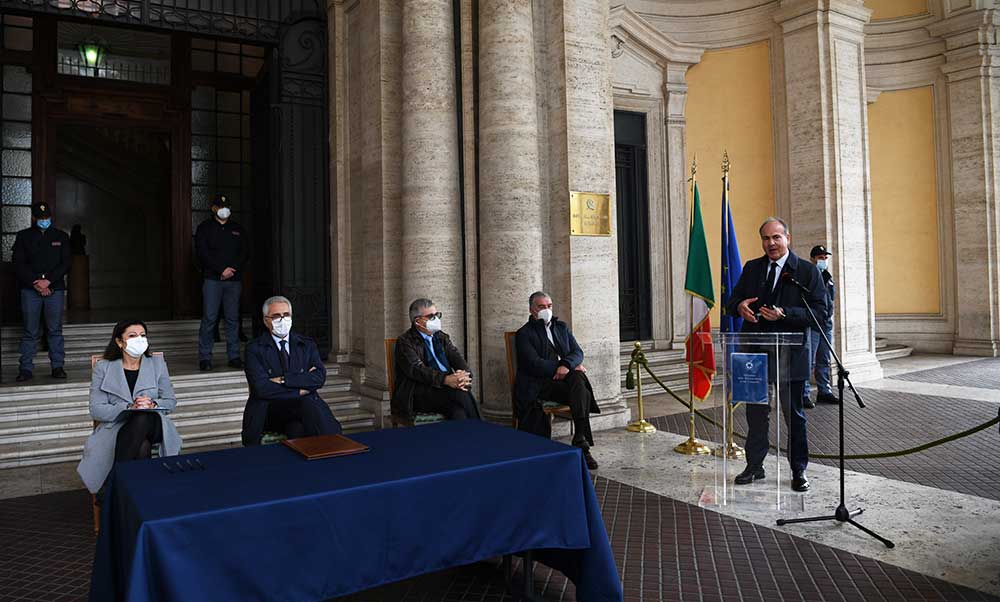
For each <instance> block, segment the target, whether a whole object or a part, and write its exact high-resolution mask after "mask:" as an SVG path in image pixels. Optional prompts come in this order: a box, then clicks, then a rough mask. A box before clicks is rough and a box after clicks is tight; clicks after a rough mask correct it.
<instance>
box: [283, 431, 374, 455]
mask: <svg viewBox="0 0 1000 602" xmlns="http://www.w3.org/2000/svg"><path fill="white" fill-rule="evenodd" d="M282 443H284V444H285V445H287V446H288V447H290V448H292V449H294V450H295V451H297V452H299V454H300V455H302V456H303V457H304V458H305V459H306V460H318V459H320V458H332V457H334V456H349V455H351V454H360V453H361V452H366V451H368V446H367V445H363V444H361V443H358V442H357V441H354V440H353V439H348V438H347V437H345V436H343V435H317V436H316V437H300V438H298V439H285V440H284V441H282Z"/></svg>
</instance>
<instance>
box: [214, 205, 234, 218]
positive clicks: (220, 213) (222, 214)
mask: <svg viewBox="0 0 1000 602" xmlns="http://www.w3.org/2000/svg"><path fill="white" fill-rule="evenodd" d="M232 214H233V212H232V211H230V210H229V207H223V208H222V209H219V211H218V212H216V215H218V216H219V219H229V216H230V215H232Z"/></svg>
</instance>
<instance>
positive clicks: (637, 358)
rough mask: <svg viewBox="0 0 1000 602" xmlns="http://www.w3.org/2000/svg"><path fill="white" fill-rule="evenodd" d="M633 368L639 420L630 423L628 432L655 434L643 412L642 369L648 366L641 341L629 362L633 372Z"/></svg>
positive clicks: (636, 345) (627, 428)
mask: <svg viewBox="0 0 1000 602" xmlns="http://www.w3.org/2000/svg"><path fill="white" fill-rule="evenodd" d="M632 366H635V371H636V379H635V390H636V394H637V395H638V398H639V419H638V420H636V421H634V422H630V423H629V425H628V426H627V427H625V429H626V430H628V431H629V432H632V433H655V432H656V427H655V426H653V425H652V424H650V423H649V422H647V421H646V417H645V416H644V415H643V412H642V369H643V368H644V367H645V366H646V354H645V353H643V351H642V343H640V342H639V341H636V342H635V346H634V347H633V349H632V361H630V362H629V370H632Z"/></svg>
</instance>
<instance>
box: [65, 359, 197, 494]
mask: <svg viewBox="0 0 1000 602" xmlns="http://www.w3.org/2000/svg"><path fill="white" fill-rule="evenodd" d="M139 395H147V396H149V397H150V398H151V399H152V400H153V401H155V402H156V405H157V406H158V407H161V408H164V409H166V410H168V412H157V414H159V416H160V420H161V421H162V423H163V445H162V446H161V448H160V450H161V451H160V453H161V455H164V456H176V455H177V454H178V453H179V452H180V451H181V436H180V434H179V433H178V432H177V428H176V427H175V426H174V423H173V421H171V420H170V417H169V416H167V414H168V413H169V412H172V411H174V408H176V407H177V400H176V399H175V398H174V388H173V387H172V386H171V385H170V375H169V374H167V363H166V362H165V361H164V360H163V357H161V356H159V355H154V356H152V357H143V358H142V363H141V364H139V377H138V378H137V379H136V381H135V394H134V395H133V394H131V393H129V390H128V382H127V381H126V380H125V370H124V368H122V361H121V360H114V361H107V360H100V361H98V362H97V365H96V366H94V373H93V375H92V376H91V379H90V415H91V417H93V419H94V420H96V421H97V422H98V424H97V426H96V427H95V428H94V432H93V433H92V434H91V435H90V437H88V438H87V442H86V443H85V444H84V446H83V459H82V460H80V465H79V466H78V467H77V469H76V471H77V472H78V473H80V478H81V479H83V483H84V484H85V485H86V486H87V489H89V490H90V491H91V493H97V491H98V490H99V489H100V488H101V485H103V484H104V480H105V479H106V478H107V477H108V473H109V472H111V466H112V465H113V464H114V462H115V443H116V442H117V440H118V430H119V429H121V427H122V425H123V424H124V423H125V414H126V413H125V408H126V406H128V404H130V403H132V400H133V399H134V398H135V397H138V396H139Z"/></svg>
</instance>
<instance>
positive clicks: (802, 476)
mask: <svg viewBox="0 0 1000 602" xmlns="http://www.w3.org/2000/svg"><path fill="white" fill-rule="evenodd" d="M792 491H809V479H807V478H806V473H804V472H797V473H794V474H793V475H792Z"/></svg>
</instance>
